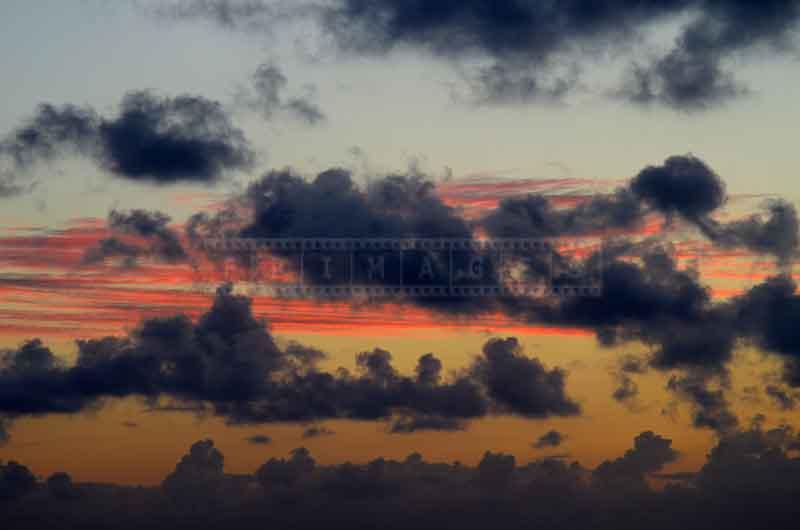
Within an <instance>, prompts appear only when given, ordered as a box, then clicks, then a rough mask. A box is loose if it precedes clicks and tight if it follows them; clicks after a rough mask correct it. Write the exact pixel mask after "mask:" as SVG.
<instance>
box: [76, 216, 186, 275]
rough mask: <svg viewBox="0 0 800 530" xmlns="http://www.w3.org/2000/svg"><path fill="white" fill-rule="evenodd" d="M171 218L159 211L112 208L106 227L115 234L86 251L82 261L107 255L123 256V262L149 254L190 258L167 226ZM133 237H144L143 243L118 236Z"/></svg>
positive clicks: (160, 257)
mask: <svg viewBox="0 0 800 530" xmlns="http://www.w3.org/2000/svg"><path fill="white" fill-rule="evenodd" d="M170 221H171V218H170V217H169V216H168V215H166V214H164V213H161V212H157V211H148V210H131V211H130V212H123V211H119V210H112V211H111V212H110V213H109V214H108V228H109V229H110V230H111V231H112V233H114V234H115V236H114V237H110V238H105V239H103V240H101V241H100V242H99V243H98V244H97V245H96V246H93V247H91V248H89V249H87V250H86V252H85V253H84V261H85V262H87V263H97V262H100V261H103V260H105V259H106V258H114V257H123V258H126V264H128V265H133V264H135V262H136V260H137V258H140V257H150V258H155V259H158V260H162V261H166V262H167V263H178V262H184V261H187V260H188V259H189V256H188V254H187V252H186V250H185V249H184V248H183V244H182V243H181V241H180V236H179V235H178V233H177V232H176V231H174V230H172V229H171V228H170V227H169V222H170ZM120 235H122V236H136V237H137V238H139V239H144V240H145V241H146V243H147V244H146V245H141V244H134V243H130V242H125V241H122V240H120V239H119V238H118V236H120Z"/></svg>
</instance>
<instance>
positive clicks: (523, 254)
mask: <svg viewBox="0 0 800 530" xmlns="http://www.w3.org/2000/svg"><path fill="white" fill-rule="evenodd" d="M197 246H198V247H199V249H200V250H201V251H204V252H205V254H206V255H207V256H208V257H209V263H210V265H208V266H209V267H212V269H213V270H209V269H207V270H205V271H204V270H202V267H198V268H197V269H196V271H195V273H196V276H195V286H196V287H197V288H200V289H202V290H215V289H216V287H217V285H218V284H219V283H220V282H228V283H233V284H234V285H235V287H236V288H237V290H239V291H240V292H245V293H247V294H252V295H265V296H274V297H289V298H342V297H353V296H356V297H359V296H363V297H498V296H509V297H510V296H525V297H545V296H599V295H600V294H601V292H602V274H601V271H602V255H601V253H600V251H599V249H600V245H599V244H598V241H590V240H570V241H561V240H553V239H533V238H505V239H485V240H474V239H466V238H463V239H460V238H218V239H203V240H200V241H198V242H197Z"/></svg>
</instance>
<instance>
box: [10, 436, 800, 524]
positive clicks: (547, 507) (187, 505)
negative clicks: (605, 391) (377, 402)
mask: <svg viewBox="0 0 800 530" xmlns="http://www.w3.org/2000/svg"><path fill="white" fill-rule="evenodd" d="M798 448H800V446H799V445H798V437H797V434H796V433H795V432H794V431H793V430H791V429H790V428H788V427H785V426H781V427H777V428H773V429H769V430H765V429H763V428H762V427H761V426H758V425H756V426H753V427H752V428H750V429H749V430H745V431H737V432H735V433H732V434H731V435H729V436H726V437H725V438H723V439H721V440H720V441H719V442H718V443H717V445H716V446H715V447H713V448H712V449H711V451H710V453H709V455H708V458H707V459H706V462H705V464H704V465H703V466H702V468H701V469H700V470H698V471H697V472H682V473H661V471H662V470H663V468H664V466H666V465H668V464H671V463H672V462H675V461H676V459H677V458H678V456H679V454H678V452H677V451H676V450H675V449H673V447H672V442H671V440H669V439H667V438H664V437H662V436H659V435H657V434H655V433H653V432H650V431H647V432H643V433H641V434H639V435H638V436H636V438H635V440H634V446H633V448H631V449H630V450H628V451H626V452H625V454H624V455H623V456H621V457H619V458H616V459H612V460H606V461H604V462H603V463H601V464H600V465H599V466H598V467H597V468H595V469H589V468H585V467H583V466H582V465H580V464H579V463H578V462H572V463H568V462H565V461H563V460H561V459H554V458H548V459H543V460H534V461H532V462H530V463H528V464H525V465H521V464H518V462H517V459H516V458H515V457H514V456H513V455H510V454H505V453H501V452H492V451H486V452H485V454H484V455H483V458H482V459H481V460H480V462H479V463H478V464H477V465H475V466H470V465H465V464H461V463H458V462H454V463H448V462H430V461H427V460H426V459H425V458H424V457H423V456H422V455H420V454H419V453H412V454H410V455H408V457H406V458H404V459H400V460H396V459H391V458H377V459H374V460H371V461H369V462H363V463H362V462H360V463H350V462H345V463H343V464H333V465H323V464H320V463H318V462H317V460H316V459H315V458H314V456H313V455H312V453H311V451H309V450H308V449H306V448H304V447H298V448H296V449H294V450H292V451H291V452H290V453H289V455H288V456H286V457H271V458H269V459H268V460H267V461H266V462H264V464H263V465H261V466H260V467H259V468H258V469H257V470H255V472H254V473H248V474H237V475H233V474H229V473H226V472H225V465H224V464H225V458H224V456H223V454H222V451H221V450H220V449H219V448H217V447H216V446H215V444H214V442H213V441H212V440H201V441H198V442H196V443H195V444H193V445H192V447H191V448H190V450H189V452H188V453H187V454H186V455H184V456H183V457H182V458H181V460H180V461H179V462H178V463H177V465H176V466H175V469H174V471H172V472H171V473H170V474H169V475H168V476H167V477H166V478H165V479H164V481H163V482H162V483H161V485H160V487H124V486H114V485H108V484H105V485H97V484H84V483H73V482H72V479H71V477H70V476H69V475H68V474H66V473H63V472H61V473H55V474H53V475H52V476H51V477H50V479H48V481H47V482H46V483H42V482H41V481H40V480H39V479H37V478H36V477H35V476H34V475H33V473H32V472H31V471H30V470H29V469H28V468H26V467H25V466H23V465H21V464H17V463H13V462H11V463H9V464H7V465H0V517H2V518H3V520H4V522H7V523H8V524H10V525H12V526H13V527H14V528H20V529H25V528H43V527H49V526H58V527H59V528H86V527H87V526H88V527H92V528H94V527H109V526H113V527H115V528H162V527H163V528H176V527H178V528H184V527H186V528H188V527H192V528H264V527H265V526H269V527H275V528H297V529H306V528H319V527H321V526H326V525H327V526H331V527H335V528H389V529H394V528H397V529H407V528H421V529H440V528H466V529H475V530H478V529H481V530H482V529H485V528H487V527H492V528H499V529H503V530H505V529H523V528H532V527H534V528H559V529H561V528H563V529H565V530H566V529H570V528H601V529H604V528H615V529H620V528H621V529H628V528H630V529H632V530H633V529H640V528H642V525H643V524H644V525H646V526H647V528H653V529H664V530H666V529H674V528H690V529H695V528H696V529H698V530H699V529H703V528H712V527H719V526H721V527H724V528H753V527H761V526H762V525H767V526H769V527H778V528H784V527H791V525H792V522H793V521H794V520H795V518H796V516H797V509H796V495H797V493H798V483H799V482H800V459H798V458H797V457H796V452H797V450H798ZM652 480H660V481H662V482H666V484H667V485H666V487H665V488H663V489H661V488H653V487H652V486H651V484H652ZM121 513H124V514H125V516H124V517H120V514H121Z"/></svg>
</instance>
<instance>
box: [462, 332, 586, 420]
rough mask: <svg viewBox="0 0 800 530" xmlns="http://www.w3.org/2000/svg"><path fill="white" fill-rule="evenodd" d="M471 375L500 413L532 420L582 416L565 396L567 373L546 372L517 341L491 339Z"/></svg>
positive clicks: (578, 407)
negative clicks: (483, 388)
mask: <svg viewBox="0 0 800 530" xmlns="http://www.w3.org/2000/svg"><path fill="white" fill-rule="evenodd" d="M472 371H473V373H474V374H475V376H476V378H477V379H478V380H481V381H483V382H484V384H485V385H486V388H487V391H488V393H489V396H491V397H492V398H493V399H494V401H495V403H496V404H497V405H498V406H499V407H501V409H505V410H507V411H510V412H514V413H516V414H520V415H523V416H529V417H546V416H550V415H554V414H555V415H559V416H571V415H575V414H578V413H579V412H580V406H579V405H578V404H577V403H575V402H574V401H572V400H571V399H570V398H569V397H568V396H567V395H566V393H565V383H566V375H567V374H566V372H565V371H563V370H561V369H558V368H554V369H552V370H547V368H546V367H545V366H544V365H542V363H541V362H540V361H539V360H538V359H536V358H529V357H526V356H525V355H524V354H523V353H522V346H521V345H520V344H519V341H518V340H517V339H516V338H514V337H511V338H508V339H490V340H489V341H488V342H487V343H486V344H485V345H484V347H483V357H482V358H478V359H477V360H476V361H475V365H474V367H473V368H472Z"/></svg>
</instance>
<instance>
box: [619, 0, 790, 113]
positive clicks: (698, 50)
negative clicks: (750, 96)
mask: <svg viewBox="0 0 800 530" xmlns="http://www.w3.org/2000/svg"><path fill="white" fill-rule="evenodd" d="M692 4H695V5H696V7H698V8H699V10H698V12H697V13H696V15H695V17H694V18H693V19H692V20H691V21H690V22H689V23H688V24H686V25H685V26H684V27H683V28H682V29H681V32H680V34H679V36H678V37H677V39H676V40H675V43H674V46H673V48H672V49H671V50H670V51H669V52H667V53H666V54H665V55H663V56H661V57H658V58H656V59H655V60H654V61H653V63H652V64H651V65H648V66H644V67H642V66H634V67H633V69H632V73H631V78H630V80H629V84H628V85H627V86H626V88H624V89H623V94H625V95H626V96H627V97H628V98H629V99H630V100H632V101H634V102H636V103H641V104H652V103H659V104H664V105H667V106H670V107H673V108H677V109H682V110H696V109H704V108H708V107H711V106H715V105H717V104H720V103H724V102H726V101H728V100H731V99H733V98H735V97H737V96H740V95H742V94H746V93H747V92H748V90H747V88H746V87H744V86H743V85H741V84H740V83H738V82H737V81H736V79H735V78H734V74H733V73H732V72H731V71H729V70H727V69H726V67H727V66H729V64H730V63H732V62H735V61H737V60H741V59H742V57H744V56H747V55H753V54H754V53H756V52H761V53H765V52H766V53H783V52H786V51H787V50H791V49H794V48H795V46H796V42H795V34H796V31H797V29H798V21H800V7H798V5H797V3H796V2H794V1H793V0H774V1H767V2H750V1H747V0H734V1H731V0H726V1H717V0H706V1H698V2H692Z"/></svg>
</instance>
